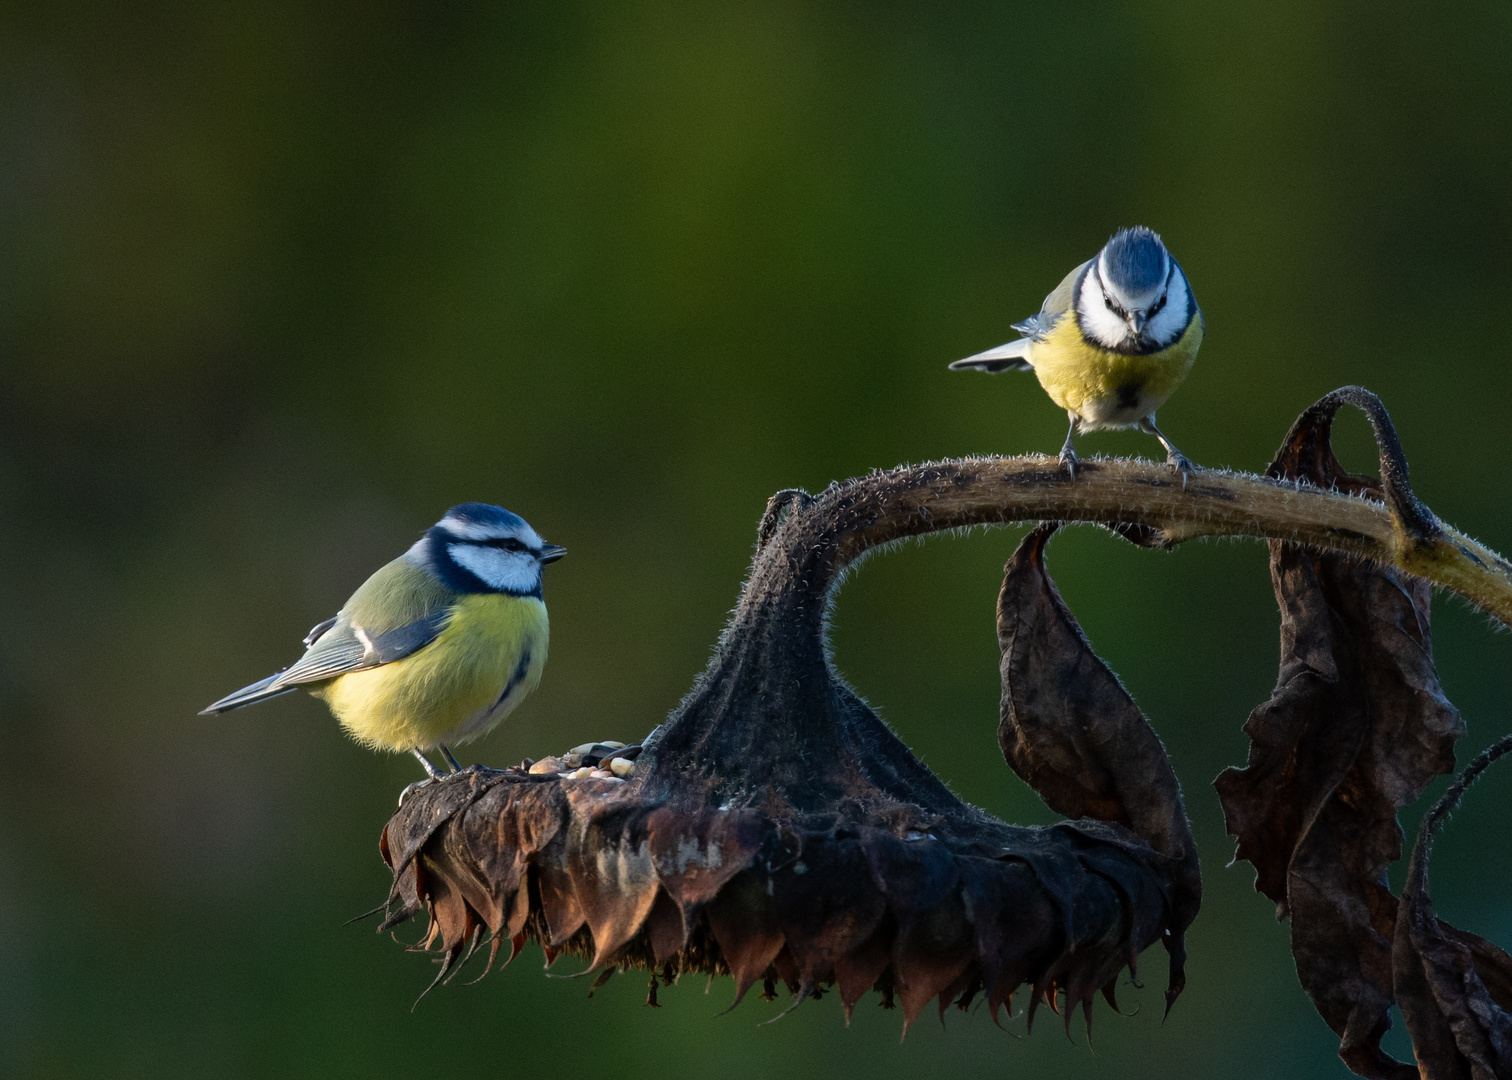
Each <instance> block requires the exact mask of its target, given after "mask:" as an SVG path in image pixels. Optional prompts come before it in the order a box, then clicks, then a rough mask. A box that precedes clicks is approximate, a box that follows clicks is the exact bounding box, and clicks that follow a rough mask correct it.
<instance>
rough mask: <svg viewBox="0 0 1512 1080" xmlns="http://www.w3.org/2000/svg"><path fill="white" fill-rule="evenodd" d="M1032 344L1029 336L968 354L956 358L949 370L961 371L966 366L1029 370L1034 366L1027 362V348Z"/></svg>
mask: <svg viewBox="0 0 1512 1080" xmlns="http://www.w3.org/2000/svg"><path fill="white" fill-rule="evenodd" d="M1033 344H1034V342H1033V340H1031V339H1030V338H1020V339H1019V340H1017V341H1010V342H1008V343H1007V344H1006V345H999V346H998V347H997V348H995V349H988V350H987V351H986V352H979V353H977V354H976V355H975V356H968V357H967V358H966V359H964V360H957V361H956V362H955V363H953V364H951V365H950V370H951V371H962V370H965V369H966V368H976V369H977V370H978V371H1009V370H1012V371H1030V370H1032V369H1033V367H1034V365H1033V364H1031V363H1029V349H1030V347H1031V346H1032V345H1033Z"/></svg>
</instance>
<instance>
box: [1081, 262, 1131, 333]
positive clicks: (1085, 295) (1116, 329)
mask: <svg viewBox="0 0 1512 1080" xmlns="http://www.w3.org/2000/svg"><path fill="white" fill-rule="evenodd" d="M1077 308H1078V310H1079V312H1080V314H1081V324H1082V329H1083V330H1084V331H1085V332H1086V334H1087V336H1088V337H1090V338H1091V339H1092V340H1093V341H1096V342H1098V343H1100V344H1102V345H1106V346H1107V347H1108V348H1110V349H1111V348H1113V347H1114V346H1117V345H1121V344H1122V343H1123V340H1124V339H1125V338H1126V337H1128V336H1129V324H1128V323H1126V322H1124V321H1123V320H1122V319H1120V318H1119V317H1118V316H1117V315H1115V314H1113V312H1111V311H1109V310H1108V306H1107V305H1106V304H1104V303H1103V296H1102V290H1101V289H1099V288H1098V287H1097V282H1096V281H1095V280H1094V279H1093V277H1092V275H1091V274H1088V275H1087V277H1086V279H1085V280H1084V281H1083V282H1082V289H1081V298H1080V301H1079V302H1078V304H1077Z"/></svg>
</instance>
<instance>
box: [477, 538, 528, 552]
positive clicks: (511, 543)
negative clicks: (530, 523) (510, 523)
mask: <svg viewBox="0 0 1512 1080" xmlns="http://www.w3.org/2000/svg"><path fill="white" fill-rule="evenodd" d="M484 543H485V544H486V545H487V546H488V547H496V548H503V549H504V550H505V551H524V550H526V548H525V545H524V544H522V543H520V541H518V540H516V539H515V538H514V537H513V536H504V537H500V538H499V539H498V540H485V541H484Z"/></svg>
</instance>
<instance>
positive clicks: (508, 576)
mask: <svg viewBox="0 0 1512 1080" xmlns="http://www.w3.org/2000/svg"><path fill="white" fill-rule="evenodd" d="M522 540H523V538H522ZM446 553H447V554H448V555H450V556H451V558H452V561H453V562H455V563H456V564H457V565H458V566H460V567H462V569H464V570H466V571H468V572H469V573H471V574H473V575H474V576H476V577H477V578H478V580H479V581H481V582H483V584H485V585H487V586H488V587H489V588H490V589H498V590H499V591H500V592H508V593H518V594H525V593H533V592H535V591H536V590H537V589H538V588H540V585H541V564H540V562H539V561H538V560H537V559H536V557H535V555H534V554H532V553H531V552H529V551H505V550H504V549H502V548H496V547H484V546H482V545H479V544H447V545H446Z"/></svg>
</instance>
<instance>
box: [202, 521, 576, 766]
mask: <svg viewBox="0 0 1512 1080" xmlns="http://www.w3.org/2000/svg"><path fill="white" fill-rule="evenodd" d="M566 550H567V549H566V548H562V547H558V546H556V545H555V544H548V543H546V542H545V541H544V540H542V539H541V537H540V536H539V535H538V534H537V533H536V531H535V530H534V529H532V528H531V527H530V525H529V524H527V523H526V521H525V520H524V519H523V518H521V517H519V516H517V515H515V514H512V513H510V512H509V511H508V510H505V509H504V508H503V507H499V506H490V505H488V504H486V503H463V504H462V505H460V506H454V507H452V508H451V509H450V510H448V511H447V512H446V516H445V517H443V518H442V519H441V520H440V521H438V522H437V523H436V524H435V525H433V526H431V527H430V528H429V529H427V530H426V532H425V534H424V535H423V536H422V537H421V538H420V539H419V540H418V541H416V542H415V544H414V545H413V546H412V547H411V548H410V549H409V550H408V551H406V552H405V553H404V554H403V555H401V556H400V557H399V558H397V559H395V560H394V561H393V562H391V563H389V564H388V565H386V566H384V567H383V568H382V569H380V570H378V571H377V573H375V574H373V576H372V577H370V578H368V579H367V580H366V581H365V582H363V583H362V585H361V587H359V588H358V590H357V591H356V592H355V593H353V594H352V596H351V598H350V599H349V600H347V602H346V603H345V604H344V605H342V608H341V610H340V611H339V612H337V613H336V615H334V616H333V617H331V618H329V619H327V620H325V621H324V622H322V623H320V624H318V625H317V626H316V627H315V628H314V629H313V630H311V631H310V633H309V635H308V636H307V637H306V638H305V646H306V649H305V654H304V655H303V656H302V657H300V658H299V660H298V661H296V662H295V663H294V664H293V665H292V666H290V667H288V668H286V669H285V670H283V671H280V672H278V673H277V674H276V675H269V676H268V677H267V678H265V679H261V680H259V681H258V682H255V683H253V684H252V685H251V686H246V687H243V688H242V689H240V690H238V691H236V693H234V694H230V695H228V696H226V697H224V698H222V699H221V700H219V701H217V702H216V703H215V704H213V705H211V706H209V707H208V708H206V709H205V710H204V711H203V712H202V713H201V715H213V714H217V713H223V712H227V711H229V710H231V709H238V708H241V707H242V706H243V705H251V704H253V703H254V702H258V701H265V700H267V699H268V698H272V697H277V696H278V695H280V694H286V693H291V692H292V691H294V690H296V689H300V688H303V689H305V690H308V691H309V692H310V693H311V694H312V695H314V696H315V697H318V698H321V699H323V700H324V701H325V703H326V704H327V705H328V706H329V707H330V709H331V712H332V713H334V714H335V715H336V718H337V720H339V721H340V722H341V726H342V727H343V728H345V729H346V731H347V732H348V734H350V735H351V736H352V737H353V738H355V739H356V740H357V741H358V742H360V743H362V744H363V745H364V746H368V747H371V748H372V749H375V750H388V751H394V752H399V753H412V754H414V755H415V757H416V758H418V759H419V761H420V763H421V764H422V765H423V766H424V767H425V771H426V773H427V774H428V775H429V776H430V777H431V778H432V779H435V778H437V777H439V776H440V775H441V774H440V772H439V770H438V769H437V768H436V766H435V765H434V764H432V762H431V761H430V759H429V758H427V757H426V751H435V750H439V751H440V752H441V753H442V754H443V755H444V756H445V758H446V760H447V763H448V764H449V765H450V766H451V768H452V769H453V770H456V769H460V767H461V766H460V765H459V764H458V763H457V759H456V756H455V755H454V754H453V753H452V751H451V749H450V748H451V747H452V746H456V745H459V744H461V743H466V742H470V741H472V740H473V739H477V738H479V737H481V736H483V735H486V734H487V733H488V732H489V731H491V730H493V728H494V727H495V726H496V725H497V724H498V723H499V722H500V721H501V720H503V719H504V718H505V717H506V716H508V715H509V714H510V712H512V711H513V710H514V708H515V707H516V706H517V705H519V704H520V702H521V701H523V700H524V699H525V697H526V696H527V695H529V694H530V692H531V691H532V690H534V689H535V688H536V686H537V685H538V684H539V683H540V681H541V671H542V669H543V668H544V667H545V665H546V647H547V643H548V639H549V636H550V633H549V631H550V627H549V624H548V622H547V618H546V604H545V602H544V600H543V599H542V590H541V576H542V574H541V571H542V568H543V567H544V566H546V564H548V563H552V562H555V561H556V560H557V559H560V558H561V557H562V556H563V555H564V554H566Z"/></svg>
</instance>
